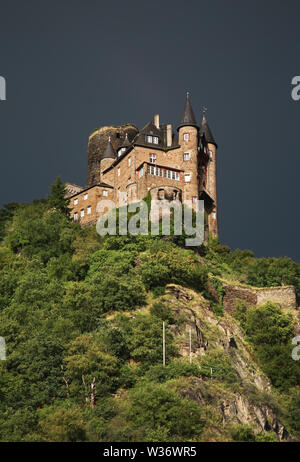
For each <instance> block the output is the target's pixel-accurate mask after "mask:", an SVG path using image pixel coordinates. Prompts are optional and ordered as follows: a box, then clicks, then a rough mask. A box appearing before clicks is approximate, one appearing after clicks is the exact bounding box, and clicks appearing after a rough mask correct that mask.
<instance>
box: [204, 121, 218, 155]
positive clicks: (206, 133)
mask: <svg viewBox="0 0 300 462" xmlns="http://www.w3.org/2000/svg"><path fill="white" fill-rule="evenodd" d="M200 135H201V136H203V135H204V136H205V140H206V142H207V143H211V144H214V145H215V146H216V148H217V147H218V145H217V143H216V141H215V139H214V137H213V134H212V132H211V129H210V128H209V125H208V123H207V120H206V117H205V115H204V116H203V119H202V123H201V127H200Z"/></svg>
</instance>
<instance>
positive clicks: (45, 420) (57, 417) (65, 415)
mask: <svg viewBox="0 0 300 462" xmlns="http://www.w3.org/2000/svg"><path fill="white" fill-rule="evenodd" d="M39 427H40V435H41V436H40V438H41V440H42V441H52V442H79V441H86V439H87V436H86V428H85V424H84V420H83V416H82V412H81V409H80V408H79V407H78V406H70V407H66V406H61V407H59V406H55V405H54V406H49V407H46V408H43V409H42V410H41V411H40V418H39Z"/></svg>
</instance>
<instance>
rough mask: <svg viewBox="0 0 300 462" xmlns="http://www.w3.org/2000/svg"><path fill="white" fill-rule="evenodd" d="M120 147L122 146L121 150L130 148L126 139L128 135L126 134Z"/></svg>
mask: <svg viewBox="0 0 300 462" xmlns="http://www.w3.org/2000/svg"><path fill="white" fill-rule="evenodd" d="M121 146H122V148H128V147H129V146H130V141H129V139H128V133H126V135H125V140H124V141H123V143H122V145H121Z"/></svg>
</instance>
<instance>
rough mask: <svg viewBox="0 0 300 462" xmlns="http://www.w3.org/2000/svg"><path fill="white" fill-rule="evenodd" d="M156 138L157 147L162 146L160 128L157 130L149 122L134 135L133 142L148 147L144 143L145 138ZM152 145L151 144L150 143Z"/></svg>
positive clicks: (152, 123)
mask: <svg viewBox="0 0 300 462" xmlns="http://www.w3.org/2000/svg"><path fill="white" fill-rule="evenodd" d="M147 135H150V136H157V137H158V146H162V145H163V132H162V130H161V129H160V128H157V127H156V125H155V124H154V122H153V121H152V120H151V122H149V123H147V125H145V126H144V127H143V128H142V129H141V131H140V132H139V133H138V134H137V135H136V137H135V138H134V140H133V143H134V144H141V145H142V146H145V145H148V143H147V142H146V136H147ZM150 144H152V143H150Z"/></svg>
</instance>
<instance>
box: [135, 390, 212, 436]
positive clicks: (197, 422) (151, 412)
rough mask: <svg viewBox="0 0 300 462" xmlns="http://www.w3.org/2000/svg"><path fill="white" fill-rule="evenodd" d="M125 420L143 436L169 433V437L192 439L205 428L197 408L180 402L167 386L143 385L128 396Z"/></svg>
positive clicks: (186, 402)
mask: <svg viewBox="0 0 300 462" xmlns="http://www.w3.org/2000/svg"><path fill="white" fill-rule="evenodd" d="M129 397H130V407H129V410H128V418H129V419H130V421H131V423H132V425H133V426H134V427H136V428H142V429H144V431H145V432H149V431H152V432H153V431H159V430H160V431H161V428H165V429H167V430H168V434H169V435H170V436H174V437H175V436H176V437H177V438H179V439H180V440H181V439H183V438H193V437H195V436H199V435H200V434H201V432H202V430H203V427H204V419H203V416H202V413H201V409H200V407H199V406H198V405H197V404H196V403H195V402H194V401H191V400H189V399H185V398H181V397H180V396H179V395H177V393H176V392H175V391H173V390H172V389H171V388H170V386H168V384H154V383H149V382H142V383H140V384H138V385H137V386H136V387H135V388H133V389H132V390H131V391H130V392H129Z"/></svg>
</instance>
